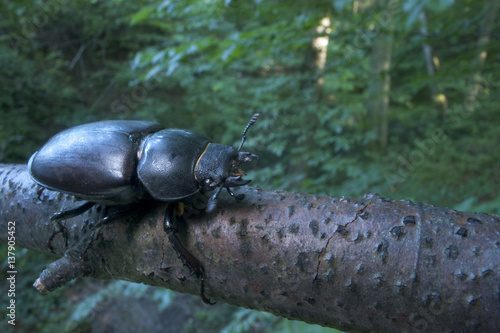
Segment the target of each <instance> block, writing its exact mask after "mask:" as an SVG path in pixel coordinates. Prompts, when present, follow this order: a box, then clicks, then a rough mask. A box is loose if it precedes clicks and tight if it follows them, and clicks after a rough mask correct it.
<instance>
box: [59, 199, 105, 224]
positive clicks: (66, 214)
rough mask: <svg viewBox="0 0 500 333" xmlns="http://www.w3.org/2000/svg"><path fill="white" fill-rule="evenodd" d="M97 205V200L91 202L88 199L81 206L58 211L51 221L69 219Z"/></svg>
mask: <svg viewBox="0 0 500 333" xmlns="http://www.w3.org/2000/svg"><path fill="white" fill-rule="evenodd" d="M94 205H95V202H90V201H87V202H86V203H84V204H83V205H81V206H78V207H76V208H73V209H68V210H61V211H59V212H57V213H54V215H52V217H51V218H50V220H51V221H61V220H67V219H70V218H72V217H75V216H78V215H80V214H83V213H85V212H86V211H88V210H89V209H90V208H92V207H93V206H94Z"/></svg>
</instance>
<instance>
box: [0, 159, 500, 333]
mask: <svg viewBox="0 0 500 333" xmlns="http://www.w3.org/2000/svg"><path fill="white" fill-rule="evenodd" d="M0 186H1V188H0V191H1V193H0V194H1V199H0V234H1V235H2V236H1V239H2V241H6V239H7V222H8V221H15V222H16V242H17V244H18V245H20V246H23V247H26V248H30V249H34V250H37V251H42V252H48V248H47V240H48V239H49V237H50V236H51V235H52V232H53V230H54V228H53V226H52V224H51V223H50V222H49V218H50V216H51V215H52V214H53V213H54V212H55V211H58V210H60V209H62V208H66V209H67V208H69V207H73V206H75V205H77V204H78V203H77V202H74V199H73V198H72V197H70V196H66V195H63V194H59V193H56V192H50V191H47V190H46V191H44V192H43V193H42V195H41V199H42V201H40V200H38V198H37V190H38V188H37V186H36V185H35V184H34V183H33V182H32V181H31V179H30V178H29V175H28V172H27V170H26V167H25V166H24V165H0ZM238 193H244V194H245V195H246V197H245V199H244V200H242V201H235V200H234V199H232V198H230V197H229V196H228V195H221V198H220V201H219V202H218V207H217V210H216V211H214V212H213V213H211V214H204V213H203V214H199V215H191V216H190V214H189V212H188V213H187V214H186V221H187V223H186V225H185V226H183V230H182V232H181V233H180V238H181V239H182V241H183V242H184V244H185V245H186V247H187V248H188V249H189V250H190V251H191V252H192V253H193V254H194V255H195V256H196V257H197V258H198V259H199V260H200V261H201V262H202V263H204V265H205V271H206V280H205V291H206V294H207V296H208V297H210V298H211V299H212V300H218V301H222V302H227V303H231V304H235V305H239V306H244V307H247V308H252V309H257V310H263V311H268V312H272V313H274V314H277V315H280V316H284V317H287V318H291V319H298V320H303V321H306V322H309V323H316V324H320V325H324V326H329V327H335V328H338V329H341V330H346V331H363V332H368V331H381V332H382V331H383V332H451V331H455V332H457V331H468V332H494V331H498V330H499V329H500V283H499V281H500V280H499V275H500V237H499V236H500V218H499V217H497V216H490V215H486V214H476V213H464V212H458V211H454V210H450V209H443V208H438V207H434V206H432V205H426V204H420V203H413V202H410V201H396V200H391V199H384V198H382V197H380V196H378V195H374V194H368V195H365V197H364V198H362V199H360V200H351V199H346V198H332V197H328V196H316V195H305V194H298V193H289V192H283V191H271V190H263V189H260V188H255V187H248V188H245V189H241V190H239V191H238ZM165 207H166V205H165V204H164V203H157V204H155V205H153V206H152V207H151V208H150V209H149V210H148V212H147V213H146V215H144V216H143V217H141V218H135V219H129V220H126V221H120V222H117V223H113V224H110V225H107V226H105V227H104V228H103V229H102V230H101V232H100V233H99V236H98V237H97V238H95V239H94V240H93V241H92V245H91V246H90V247H89V248H88V249H87V250H86V254H85V256H83V257H82V258H78V253H80V254H81V253H82V252H85V251H82V245H79V244H80V243H82V242H81V240H84V242H83V243H85V244H86V243H87V241H86V240H85V239H86V238H88V237H89V235H90V230H92V225H93V221H97V220H99V217H100V215H102V212H101V211H99V209H92V210H91V211H89V212H88V213H85V214H83V215H81V216H78V217H75V218H72V219H69V220H67V221H65V225H66V228H67V230H68V236H69V244H68V245H69V247H70V248H73V250H70V251H66V249H65V244H64V242H63V241H62V237H61V236H60V235H57V236H56V237H55V238H54V239H53V242H52V243H53V246H54V248H55V250H56V252H57V253H59V255H60V256H61V257H62V258H61V259H59V260H58V261H56V262H54V263H53V264H52V265H51V266H50V267H48V268H47V270H45V271H44V272H43V273H42V274H41V277H40V279H39V280H38V281H37V283H38V285H37V287H38V289H39V290H42V291H43V290H51V289H54V288H56V287H59V286H61V285H62V284H64V283H65V282H66V281H67V280H70V279H72V278H75V277H78V276H89V277H95V278H100V279H123V280H128V281H135V282H142V283H145V284H149V285H154V286H162V287H166V288H170V289H173V290H177V291H180V292H187V293H192V294H199V292H200V281H199V279H197V278H196V277H195V276H190V275H189V270H188V269H187V268H186V267H185V266H183V265H182V263H181V261H180V260H179V259H178V258H177V256H176V254H175V252H174V250H173V249H172V248H171V247H170V246H169V243H168V238H167V235H166V233H165V231H164V229H163V220H164V212H165ZM75 247H76V249H75ZM34 292H35V291H34Z"/></svg>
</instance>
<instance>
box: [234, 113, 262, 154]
mask: <svg viewBox="0 0 500 333" xmlns="http://www.w3.org/2000/svg"><path fill="white" fill-rule="evenodd" d="M257 118H259V114H258V113H256V114H254V115H253V116H252V118H251V119H250V121H249V122H248V124H247V127H245V129H244V130H243V134H242V135H241V143H240V146H239V147H238V150H237V151H240V149H241V147H243V143H244V142H245V139H246V138H247V137H246V134H247V131H248V129H249V128H250V127H251V126H252V125H253V124H255V122H256V121H257Z"/></svg>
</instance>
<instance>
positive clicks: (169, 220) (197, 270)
mask: <svg viewBox="0 0 500 333" xmlns="http://www.w3.org/2000/svg"><path fill="white" fill-rule="evenodd" d="M181 204H182V203H174V204H169V205H168V206H167V209H166V211H165V224H164V226H163V227H164V229H165V232H166V233H167V236H168V240H169V242H170V245H171V246H172V248H173V249H174V250H175V252H176V253H177V256H178V257H179V258H180V259H181V260H182V263H183V264H184V266H187V267H188V268H189V270H190V271H191V274H194V275H196V277H198V278H199V279H200V280H201V289H200V294H201V299H202V300H203V302H204V303H206V304H210V305H213V304H215V303H216V302H212V301H211V300H210V299H209V298H207V297H206V296H205V269H204V267H203V264H202V263H201V262H200V261H199V260H198V258H196V257H195V256H194V255H193V254H192V253H191V252H190V251H189V250H188V249H186V247H185V246H184V244H182V242H181V240H180V239H179V237H178V236H177V232H178V220H181V221H182V222H185V220H184V217H182V215H179V214H178V213H177V210H178V209H179V210H181V209H182V210H183V207H182V206H180V205H181Z"/></svg>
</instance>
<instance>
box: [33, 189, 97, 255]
mask: <svg viewBox="0 0 500 333" xmlns="http://www.w3.org/2000/svg"><path fill="white" fill-rule="evenodd" d="M44 189H45V187H42V188H41V190H39V194H41V192H42V191H43V190H44ZM94 205H95V203H93V202H86V203H84V204H83V205H81V206H78V207H76V208H73V209H68V210H61V211H59V212H57V213H54V215H52V217H51V218H50V220H51V221H52V223H53V224H54V226H55V229H56V230H55V231H54V232H53V233H52V235H51V236H50V238H49V240H48V241H47V247H48V248H49V250H50V252H52V253H54V254H55V251H54V247H53V246H52V241H53V240H54V237H56V235H57V234H59V233H61V234H62V235H63V238H64V244H65V247H66V248H67V247H68V231H67V230H66V227H65V226H64V225H63V224H62V223H61V221H62V220H66V219H69V218H72V217H75V216H77V215H80V214H82V213H84V212H86V211H87V210H89V209H90V208H92V206H94Z"/></svg>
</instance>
